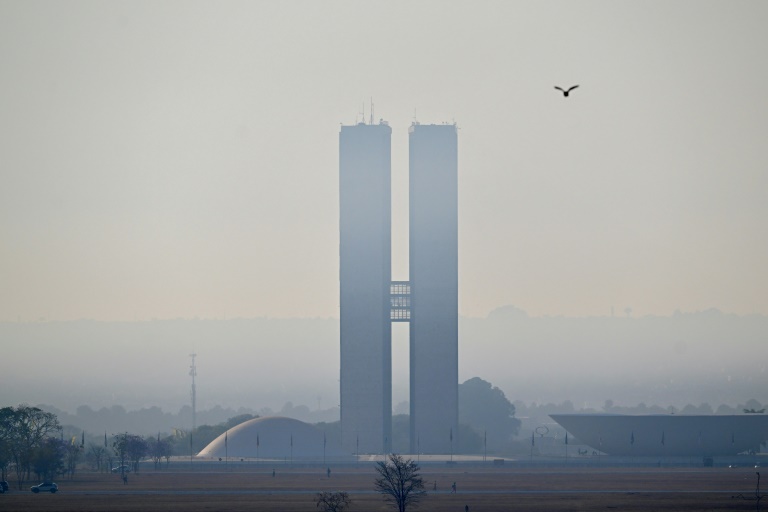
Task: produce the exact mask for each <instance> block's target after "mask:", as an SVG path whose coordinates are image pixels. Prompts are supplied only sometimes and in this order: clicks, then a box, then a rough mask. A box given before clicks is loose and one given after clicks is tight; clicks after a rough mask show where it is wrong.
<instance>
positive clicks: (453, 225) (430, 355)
mask: <svg viewBox="0 0 768 512" xmlns="http://www.w3.org/2000/svg"><path fill="white" fill-rule="evenodd" d="M409 162H410V171H409V182H410V196H409V201H410V285H411V290H410V291H411V318H410V321H411V325H410V354H411V386H410V388H411V451H412V452H413V453H416V452H417V451H420V452H422V453H452V451H453V449H454V448H455V446H456V441H457V434H458V422H459V417H458V416H459V414H458V411H459V406H458V393H459V391H458V386H459V384H458V380H459V369H458V365H459V363H458V361H459V353H458V145H457V133H456V126H455V125H420V124H413V125H412V126H411V128H410V130H409Z"/></svg>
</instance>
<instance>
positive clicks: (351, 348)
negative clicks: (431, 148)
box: [339, 123, 392, 453]
mask: <svg viewBox="0 0 768 512" xmlns="http://www.w3.org/2000/svg"><path fill="white" fill-rule="evenodd" d="M391 135H392V130H391V129H390V127H389V126H387V125H386V124H383V123H382V124H378V125H374V124H363V123H360V124H357V125H355V126H342V128H341V132H340V134H339V215H340V219H339V239H340V247H339V258H340V268H339V281H340V296H341V302H340V306H341V311H340V316H341V382H340V391H341V429H342V432H341V437H342V439H341V442H342V447H343V449H344V450H346V451H348V452H351V453H387V452H389V451H390V443H391V439H392V433H391V431H392V348H391V347H392V324H391V322H390V282H391V279H392V270H391V266H392V265H391V197H390V196H391V163H390V149H391Z"/></svg>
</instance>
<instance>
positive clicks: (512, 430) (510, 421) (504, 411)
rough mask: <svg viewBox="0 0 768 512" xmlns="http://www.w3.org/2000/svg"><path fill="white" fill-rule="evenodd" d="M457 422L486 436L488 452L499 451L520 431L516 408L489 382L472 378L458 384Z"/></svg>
mask: <svg viewBox="0 0 768 512" xmlns="http://www.w3.org/2000/svg"><path fill="white" fill-rule="evenodd" d="M459 423H465V424H467V425H470V426H471V427H472V428H473V429H475V431H476V432H477V433H478V434H479V435H481V436H485V435H487V446H488V449H489V450H492V451H498V450H500V449H502V448H503V447H504V446H505V445H506V444H507V443H508V442H509V441H511V439H512V437H514V436H516V435H517V433H518V431H519V430H520V420H518V419H517V418H515V406H514V405H512V403H511V402H510V401H509V400H508V399H507V397H506V396H505V395H504V392H503V391H502V390H501V389H499V388H497V387H495V386H493V385H492V384H491V383H490V382H487V381H484V380H483V379H481V378H479V377H474V378H472V379H469V380H467V381H466V382H464V383H463V384H460V385H459Z"/></svg>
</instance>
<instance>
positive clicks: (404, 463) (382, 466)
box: [374, 453, 427, 512]
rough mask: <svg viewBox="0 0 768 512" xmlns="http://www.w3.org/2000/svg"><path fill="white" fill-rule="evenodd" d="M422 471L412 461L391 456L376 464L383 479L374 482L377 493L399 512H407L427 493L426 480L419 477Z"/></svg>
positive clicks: (398, 456) (395, 455)
mask: <svg viewBox="0 0 768 512" xmlns="http://www.w3.org/2000/svg"><path fill="white" fill-rule="evenodd" d="M420 469H421V468H420V467H419V465H418V464H417V463H416V462H414V461H413V460H411V459H404V458H403V457H402V456H400V455H397V454H395V453H393V454H391V455H389V457H388V458H387V460H385V461H383V462H377V463H376V472H377V473H378V474H379V476H380V477H381V478H377V479H376V481H375V482H374V486H375V488H376V492H378V493H380V494H382V495H383V496H384V499H385V500H386V501H388V502H390V503H392V504H393V505H395V506H396V507H397V509H398V510H399V512H405V509H406V508H407V507H408V506H409V505H413V506H414V507H415V506H417V505H418V503H419V500H421V498H422V497H424V495H425V494H426V493H427V491H425V490H424V479H423V478H421V476H419V470H420Z"/></svg>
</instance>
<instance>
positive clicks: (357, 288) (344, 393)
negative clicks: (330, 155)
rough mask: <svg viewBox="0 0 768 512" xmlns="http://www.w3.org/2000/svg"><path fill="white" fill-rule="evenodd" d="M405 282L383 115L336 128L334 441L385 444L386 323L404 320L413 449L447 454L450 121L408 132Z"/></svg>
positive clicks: (452, 417) (453, 192)
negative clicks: (396, 250)
mask: <svg viewBox="0 0 768 512" xmlns="http://www.w3.org/2000/svg"><path fill="white" fill-rule="evenodd" d="M408 133H409V224H410V228H409V233H410V241H409V251H410V254H409V273H410V280H409V281H392V265H391V232H392V229H391V225H392V222H391V210H392V201H391V158H390V150H391V139H392V129H391V128H390V127H389V125H388V124H387V123H386V122H380V123H379V124H364V123H360V124H357V125H354V126H342V127H341V132H340V134H339V202H340V205H339V210H340V221H339V231H340V251H339V257H340V272H339V280H340V289H341V304H340V305H341V311H340V315H341V381H340V387H341V440H342V446H343V448H344V449H345V450H347V451H349V452H353V453H389V452H391V451H392V322H410V329H409V330H410V405H411V410H410V443H411V446H410V448H411V453H449V452H451V453H452V450H453V447H454V440H455V438H456V436H457V433H458V215H457V210H458V191H457V188H458V187H457V174H458V158H457V157H458V148H457V128H456V125H454V124H451V125H446V124H442V125H422V124H418V123H414V124H412V125H411V127H410V129H409V132H408Z"/></svg>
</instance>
